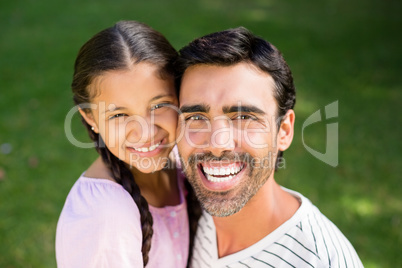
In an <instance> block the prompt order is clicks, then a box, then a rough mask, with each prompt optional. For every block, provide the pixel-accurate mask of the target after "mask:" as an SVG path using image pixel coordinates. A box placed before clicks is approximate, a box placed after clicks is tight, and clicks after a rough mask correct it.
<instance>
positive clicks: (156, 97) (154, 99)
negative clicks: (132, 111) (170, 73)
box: [149, 94, 173, 102]
mask: <svg viewBox="0 0 402 268" xmlns="http://www.w3.org/2000/svg"><path fill="white" fill-rule="evenodd" d="M164 97H173V95H172V94H160V95H158V96H155V97H153V98H152V99H151V100H150V101H149V102H153V101H156V100H157V99H161V98H164Z"/></svg>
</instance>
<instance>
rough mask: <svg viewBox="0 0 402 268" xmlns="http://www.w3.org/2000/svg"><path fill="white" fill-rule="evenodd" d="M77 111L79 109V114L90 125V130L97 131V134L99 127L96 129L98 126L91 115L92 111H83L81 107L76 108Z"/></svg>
mask: <svg viewBox="0 0 402 268" xmlns="http://www.w3.org/2000/svg"><path fill="white" fill-rule="evenodd" d="M78 111H80V114H81V115H82V117H83V118H84V120H85V121H86V122H87V123H88V124H89V125H90V126H91V127H92V131H93V132H95V133H97V134H99V129H98V126H97V124H96V122H95V120H94V117H93V115H92V113H90V112H85V111H84V110H82V109H81V108H78Z"/></svg>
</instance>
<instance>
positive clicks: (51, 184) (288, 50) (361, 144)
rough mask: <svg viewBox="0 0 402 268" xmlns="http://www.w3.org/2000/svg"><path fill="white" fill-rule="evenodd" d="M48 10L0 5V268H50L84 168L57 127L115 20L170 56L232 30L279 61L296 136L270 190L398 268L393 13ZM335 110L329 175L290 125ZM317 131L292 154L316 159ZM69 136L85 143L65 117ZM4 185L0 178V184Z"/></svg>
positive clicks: (400, 208) (269, 6)
mask: <svg viewBox="0 0 402 268" xmlns="http://www.w3.org/2000/svg"><path fill="white" fill-rule="evenodd" d="M136 2H140V1H129V0H119V1H105V0H102V1H65V3H63V4H59V3H57V2H56V1H50V0H42V1H32V0H21V1H3V2H2V3H1V4H0V21H1V22H2V30H1V42H0V55H1V58H0V63H1V64H0V88H1V89H0V145H1V144H5V143H8V144H11V146H12V151H11V152H10V153H9V154H1V153H0V241H1V243H0V252H1V254H0V267H55V265H56V263H55V257H54V236H55V229H56V224H57V220H58V216H59V214H60V211H61V209H62V206H63V203H64V200H65V198H66V195H67V193H68V191H69V189H70V187H71V186H72V184H73V183H74V181H75V180H76V179H77V178H78V176H79V175H80V174H81V172H83V171H84V170H85V168H86V167H87V166H88V165H89V164H90V163H91V162H92V161H93V159H94V158H95V157H96V154H95V152H93V150H90V149H88V150H85V149H79V148H76V147H74V146H73V145H71V144H70V143H69V142H68V140H67V139H66V137H65V134H64V119H65V116H66V114H67V112H68V111H69V110H70V108H71V107H72V100H71V92H70V82H71V77H72V66H73V62H74V59H75V56H76V53H77V51H78V49H79V47H80V46H81V45H82V44H83V43H84V42H85V41H86V40H87V39H88V38H89V37H90V36H92V35H93V34H95V33H96V32H98V31H100V30H101V29H103V28H106V27H109V26H111V25H112V24H114V23H115V22H116V21H118V20H121V19H135V20H139V21H143V22H145V23H147V24H149V25H150V26H152V27H154V28H155V29H157V30H159V31H161V32H162V33H164V34H165V35H166V37H167V38H168V39H169V40H171V42H172V44H173V45H174V46H175V47H176V48H180V47H182V46H183V45H185V44H186V43H188V42H189V41H191V40H192V39H194V38H196V37H199V36H201V35H204V34H207V33H210V32H214V31H218V30H223V29H226V28H231V27H237V26H240V25H243V26H245V27H247V28H249V29H250V30H252V31H253V32H254V33H256V34H258V35H260V36H263V37H264V38H266V39H267V40H269V41H271V42H272V43H273V44H275V45H276V46H277V47H278V48H279V49H280V50H281V51H282V52H283V54H284V55H285V58H286V59H287V61H288V63H289V65H290V67H291V69H292V71H293V74H294V78H295V82H296V86H297V105H296V116H297V123H296V127H295V130H296V135H295V140H294V143H293V144H292V146H291V148H290V149H289V150H288V152H286V154H285V156H286V169H284V170H282V171H281V172H280V173H278V174H277V180H278V181H279V182H280V183H281V184H283V185H285V186H286V187H289V188H292V189H295V190H297V191H300V192H302V193H303V194H304V195H305V196H307V197H309V198H310V199H311V200H312V201H313V202H314V203H315V204H316V205H317V206H318V207H319V208H320V209H321V211H322V212H324V214H326V215H327V216H328V218H330V219H331V220H332V221H333V222H335V224H336V225H337V226H338V227H339V228H340V229H341V230H342V231H343V232H344V233H345V235H346V236H347V237H348V238H349V239H350V241H351V242H352V244H353V245H354V246H355V248H356V250H357V251H358V253H359V255H360V257H361V259H362V261H363V263H364V265H365V267H400V266H401V265H402V257H401V254H400V247H401V246H402V231H401V230H402V226H401V220H402V200H401V198H400V196H401V190H402V182H401V175H400V174H401V173H402V168H401V164H400V162H401V160H402V157H401V153H400V152H401V151H402V143H401V142H400V137H401V133H402V131H401V123H402V117H401V115H400V112H398V109H397V107H398V105H399V102H400V101H401V100H402V94H401V85H402V83H401V82H402V79H401V73H402V64H401V63H402V53H401V52H400V48H401V47H402V42H401V41H402V40H401V39H402V38H401V35H400V26H401V16H400V13H401V3H400V2H398V1H392V0H389V1H374V0H367V1H363V0H357V1H346V0H330V1H319V0H312V1H295V0H291V1H269V0H265V1H262V0H258V1H252V3H249V2H246V1H240V0H232V1H228V0H224V1H212V0H203V1H197V2H196V3H188V2H190V1H184V0H183V1H178V0H173V1H155V0H149V1H142V2H141V3H136ZM336 100H338V101H339V117H338V118H336V119H335V120H332V121H331V122H338V123H339V166H337V167H335V168H334V167H331V166H328V165H326V164H324V163H323V162H321V161H320V160H318V159H316V158H314V157H313V156H312V155H310V154H309V153H308V152H307V150H306V149H305V148H304V146H303V144H302V141H301V132H302V123H303V122H304V120H306V118H307V117H308V116H309V115H311V114H312V113H313V112H315V111H316V110H318V109H323V108H324V107H325V105H327V104H329V103H331V102H333V101H336ZM325 124H326V122H324V121H323V122H320V123H317V124H315V125H312V126H310V127H309V128H307V129H306V130H305V136H306V137H305V142H306V144H308V145H309V146H310V147H313V148H316V149H317V150H320V151H322V152H324V151H325ZM73 129H74V133H75V135H76V137H77V138H78V139H80V140H82V141H88V139H87V138H86V134H85V132H84V131H83V128H81V127H80V122H79V120H78V117H74V121H73ZM2 171H3V173H5V175H3V176H2V175H1V173H2Z"/></svg>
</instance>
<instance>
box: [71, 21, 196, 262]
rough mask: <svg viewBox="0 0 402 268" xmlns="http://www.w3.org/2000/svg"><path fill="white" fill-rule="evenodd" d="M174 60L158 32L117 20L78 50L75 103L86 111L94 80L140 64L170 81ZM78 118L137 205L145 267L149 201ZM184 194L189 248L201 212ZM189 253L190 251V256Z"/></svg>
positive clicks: (173, 52)
mask: <svg viewBox="0 0 402 268" xmlns="http://www.w3.org/2000/svg"><path fill="white" fill-rule="evenodd" d="M176 58H177V52H176V50H175V49H174V48H173V47H172V45H171V44H170V43H169V42H168V41H167V40H166V38H165V37H164V36H163V35H162V34H160V33H159V32H157V31H155V30H154V29H152V28H150V27H149V26H147V25H145V24H142V23H139V22H136V21H120V22H118V23H116V24H115V25H114V26H113V27H110V28H107V29H105V30H103V31H101V32H99V33H98V34H96V35H95V36H93V37H92V38H91V39H90V40H89V41H88V42H86V43H85V44H84V45H83V46H82V47H81V49H80V51H79V53H78V56H77V59H76V61H75V67H74V76H73V82H72V90H73V93H74V97H73V99H74V102H75V104H76V105H78V106H81V107H82V109H83V110H84V111H85V112H89V110H88V109H87V108H86V107H85V105H84V104H88V103H90V101H91V98H92V97H93V96H94V94H96V92H93V91H96V89H92V88H91V90H90V89H89V86H90V85H91V83H93V82H94V81H95V79H96V78H97V77H99V76H100V75H102V74H104V73H105V72H108V71H112V70H128V69H129V68H130V66H131V65H133V64H136V63H140V62H149V63H152V64H155V65H157V66H158V67H159V68H160V69H159V75H160V77H161V78H162V79H168V78H172V79H173V77H174V70H173V62H174V61H175V60H176ZM81 119H82V122H83V124H84V125H85V127H86V128H87V130H88V133H89V136H90V138H91V139H92V140H93V141H94V142H95V146H96V150H97V151H98V153H99V154H100V155H101V157H102V160H103V162H104V163H105V164H106V166H107V167H108V168H109V169H110V171H111V173H112V176H113V178H114V179H115V181H116V182H117V183H119V184H121V185H122V186H123V187H124V189H125V190H126V191H127V192H128V193H129V194H130V195H131V196H132V198H133V200H134V201H135V203H136V204H137V206H138V209H139V212H140V215H141V227H142V256H143V261H144V266H145V265H146V264H147V263H148V260H149V257H148V254H149V250H150V248H151V238H152V234H153V229H152V224H153V219H152V215H151V213H150V211H149V207H148V202H147V201H146V200H145V198H144V197H143V196H142V195H141V191H140V188H139V187H138V185H137V183H136V182H135V179H134V177H133V174H132V173H131V171H130V170H129V168H128V167H127V166H126V164H125V163H124V162H123V161H121V160H120V159H119V158H117V157H116V156H114V155H113V154H112V153H111V152H110V151H109V149H108V148H107V147H106V146H105V144H104V142H103V140H102V138H101V137H100V135H99V134H97V133H95V132H94V131H92V129H91V126H90V125H89V124H88V123H87V122H86V121H85V120H84V118H81ZM187 186H188V184H186V187H187ZM187 192H188V194H187V201H188V203H187V209H188V212H189V213H188V214H189V222H190V245H191V246H192V244H193V239H194V235H195V231H196V226H197V225H196V223H197V222H198V218H199V216H200V213H201V212H200V211H201V210H200V209H199V204H198V202H197V201H196V199H195V198H194V196H193V195H194V193H193V191H192V189H187ZM194 212H196V215H194ZM191 227H192V228H191ZM191 250H192V248H190V253H191Z"/></svg>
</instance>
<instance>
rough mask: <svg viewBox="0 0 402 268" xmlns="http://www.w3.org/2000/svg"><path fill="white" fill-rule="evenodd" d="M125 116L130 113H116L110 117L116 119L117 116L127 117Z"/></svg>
mask: <svg viewBox="0 0 402 268" xmlns="http://www.w3.org/2000/svg"><path fill="white" fill-rule="evenodd" d="M125 116H128V115H126V114H115V115H112V116H111V117H109V119H115V118H119V117H125Z"/></svg>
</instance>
